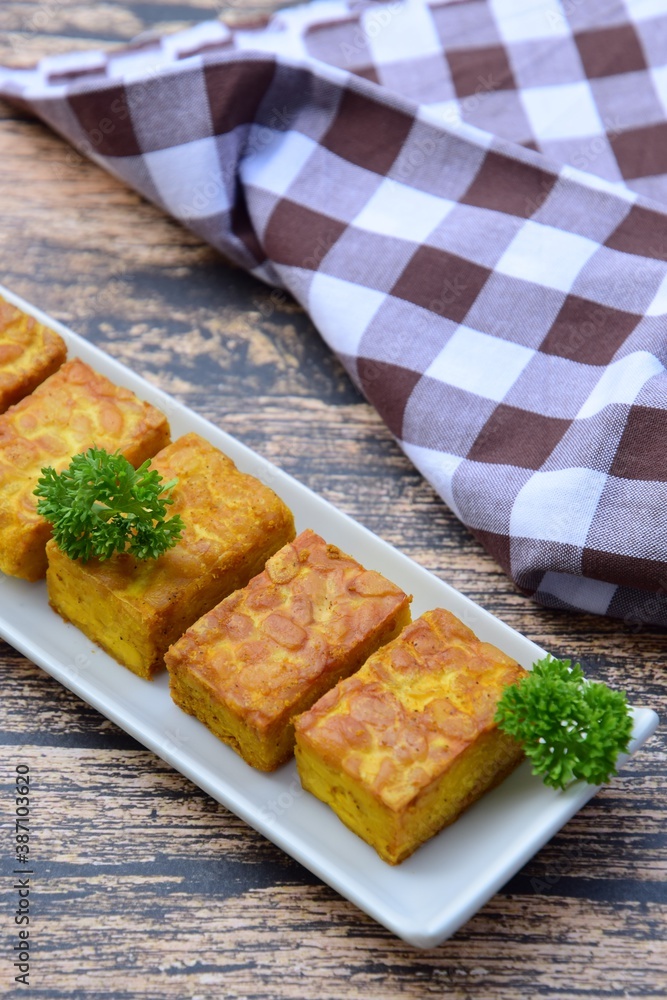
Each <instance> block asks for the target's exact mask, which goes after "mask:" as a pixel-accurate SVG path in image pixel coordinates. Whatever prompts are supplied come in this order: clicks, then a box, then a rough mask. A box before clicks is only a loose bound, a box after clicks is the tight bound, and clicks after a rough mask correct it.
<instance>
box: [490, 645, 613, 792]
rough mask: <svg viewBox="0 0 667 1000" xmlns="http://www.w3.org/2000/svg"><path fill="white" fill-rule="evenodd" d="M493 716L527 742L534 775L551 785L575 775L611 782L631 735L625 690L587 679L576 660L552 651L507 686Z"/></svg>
mask: <svg viewBox="0 0 667 1000" xmlns="http://www.w3.org/2000/svg"><path fill="white" fill-rule="evenodd" d="M495 718H496V722H497V723H498V725H499V727H500V728H501V729H502V730H503V732H505V733H507V734H508V735H510V736H514V737H515V738H516V739H517V740H519V741H520V742H521V743H523V746H524V750H525V753H526V756H527V757H528V759H529V760H530V761H531V763H532V766H533V774H536V775H541V776H542V779H543V781H544V783H545V784H546V785H550V786H551V787H552V788H565V787H566V786H567V785H569V784H570V782H571V781H573V780H575V779H577V778H581V779H583V780H584V781H587V782H588V783H589V784H591V785H600V784H602V783H603V782H605V781H608V780H609V778H610V777H611V776H612V775H614V774H616V758H617V757H618V754H619V753H624V752H626V751H627V749H628V744H629V742H630V736H631V734H632V715H631V714H630V710H629V708H628V703H627V699H626V697H625V694H624V693H623V692H621V691H613V690H612V689H611V688H609V687H607V685H606V684H600V683H593V682H589V681H587V680H586V679H585V677H584V674H583V671H582V669H581V666H580V665H579V664H578V663H576V664H575V665H574V666H572V665H571V661H570V660H557V659H554V658H553V657H551V656H547V657H546V658H545V659H543V660H538V662H537V663H535V664H534V666H533V669H532V671H531V672H530V673H529V674H528V676H527V677H524V678H522V679H521V680H520V681H518V682H517V683H516V684H511V685H510V686H509V687H507V688H506V689H505V691H504V692H503V694H502V696H501V698H500V701H499V702H498V707H497V711H496V717H495Z"/></svg>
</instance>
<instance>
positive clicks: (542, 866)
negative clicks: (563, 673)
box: [0, 0, 667, 1000]
mask: <svg viewBox="0 0 667 1000" xmlns="http://www.w3.org/2000/svg"><path fill="white" fill-rule="evenodd" d="M268 6H269V5H268V3H266V4H262V3H256V4H255V5H252V4H251V3H247V2H246V0H241V2H239V3H236V4H234V5H227V6H226V7H224V8H223V5H221V4H219V3H217V2H216V0H197V3H196V5H192V6H190V5H187V4H185V3H183V2H177V0H173V2H167V0H160V2H157V0H153V2H150V0H143V2H141V3H139V2H137V3H130V2H121V0H119V2H109V0H108V2H106V3H103V4H95V5H90V4H87V3H84V2H83V0H44V2H18V0H9V2H3V4H2V6H1V7H0V60H2V61H5V62H14V63H15V64H17V63H24V64H25V63H27V62H30V61H32V60H34V59H36V58H37V57H38V56H40V55H42V54H44V53H47V52H59V51H66V50H68V49H71V48H75V47H76V48H86V47H90V46H91V45H92V46H97V45H111V44H114V43H117V42H120V41H123V40H126V39H129V38H130V37H132V36H133V35H135V34H136V33H138V32H140V31H144V30H152V29H154V28H157V29H159V30H162V29H170V28H173V27H178V26H181V25H183V24H185V23H190V22H192V21H196V20H200V19H202V18H204V17H209V16H211V15H215V14H216V13H218V12H223V13H225V15H226V16H229V17H232V18H237V19H238V18H239V17H240V16H246V15H247V14H248V13H250V14H253V15H254V14H257V13H260V14H261V13H262V12H263V11H266V10H267V9H268ZM273 6H277V5H276V4H274V5H273ZM0 157H1V162H2V171H0V211H1V218H2V225H1V226H0V274H1V280H2V281H3V282H4V283H5V284H6V285H8V286H9V287H10V288H12V289H13V290H15V291H16V292H18V293H19V294H21V295H23V296H25V297H26V298H27V299H28V300H29V301H31V302H34V303H35V304H36V305H38V306H40V307H41V308H43V309H44V310H46V311H47V312H49V313H51V314H52V315H54V316H56V317H57V318H58V319H61V320H62V321H63V322H65V323H67V324H69V325H70V326H72V328H73V329H74V330H76V332H77V333H79V334H81V335H82V336H84V337H87V338H88V339H90V340H91V341H93V342H95V343H96V344H98V345H99V346H101V347H102V348H104V349H105V350H106V351H108V352H109V353H110V354H112V355H113V356H114V357H116V358H118V359H120V360H121V361H123V362H124V363H126V364H128V365H129V366H130V367H131V368H133V369H134V370H135V371H137V372H138V373H139V374H141V375H143V376H145V377H146V378H148V379H149V381H151V382H153V383H154V384H157V385H160V386H161V387H163V388H165V389H167V390H168V391H169V392H171V393H173V394H174V395H175V396H176V397H177V398H178V399H180V400H182V401H183V402H185V403H187V404H188V405H189V406H191V407H192V408H193V409H194V410H196V411H197V412H199V413H201V414H203V415H204V416H206V417H208V418H209V419H210V420H212V421H213V423H215V424H217V425H219V426H220V427H223V428H224V429H225V430H227V431H229V432H230V433H232V434H234V435H235V436H237V437H238V438H239V439H241V440H242V441H244V442H245V443H246V444H248V445H250V447H252V448H254V449H256V450H257V451H258V452H260V453H261V454H263V455H265V456H267V457H268V458H270V459H271V460H273V461H275V462H276V463H277V464H278V465H280V466H282V467H283V468H284V469H286V470H287V471H288V472H290V473H292V474H293V475H295V476H296V477H297V478H299V479H300V480H302V481H303V482H305V483H306V484H307V485H308V486H310V487H311V488H313V489H314V490H316V491H317V492H319V493H321V494H322V495H324V496H325V497H327V499H329V500H331V501H332V502H333V503H335V504H336V505H337V506H338V507H340V508H341V509H343V510H345V511H346V512H347V513H349V514H351V515H352V516H353V517H355V518H357V519H358V520H359V521H361V522H362V523H364V524H366V525H367V526H368V527H369V528H371V529H372V530H373V531H375V532H376V533H377V534H379V535H380V536H382V537H383V538H385V539H387V540H388V541H389V542H391V543H392V544H394V545H396V546H398V548H400V549H401V550H402V551H404V552H406V553H407V554H408V555H410V556H411V557H412V558H413V559H415V560H416V561H417V562H418V563H420V564H421V565H423V566H425V567H427V568H428V569H429V570H431V571H432V572H434V573H435V574H436V575H438V576H441V577H442V578H443V579H446V580H447V581H448V582H449V583H451V584H452V585H453V586H455V587H457V588H458V589H459V590H461V591H463V592H464V593H465V594H468V595H469V596H470V597H471V598H472V599H473V600H476V601H479V602H480V603H481V604H483V605H484V606H486V607H487V608H489V609H490V610H491V611H493V612H494V613H495V614H497V615H499V616H500V617H501V618H503V619H504V620H505V621H507V622H508V623H509V624H510V625H513V626H514V627H515V628H518V629H520V630H521V631H523V632H524V633H525V634H527V635H528V636H529V637H530V638H532V639H534V640H535V641H537V642H539V643H542V644H543V645H545V646H546V647H547V648H549V649H550V650H552V651H553V652H554V653H567V654H569V655H573V656H575V657H578V658H581V660H582V662H583V665H584V667H585V669H586V671H587V672H588V673H589V674H590V675H591V676H592V677H595V678H599V679H602V680H605V681H607V682H609V683H612V684H615V685H618V686H622V687H625V688H626V689H627V690H628V692H629V695H630V698H631V700H632V701H633V702H635V703H637V704H649V705H651V706H653V707H655V708H656V709H657V710H658V711H659V712H661V713H662V715H663V717H667V680H666V677H665V640H666V634H665V633H664V632H659V631H657V630H651V629H647V628H641V627H637V626H636V625H634V624H632V623H623V622H617V621H611V620H607V619H601V618H597V617H594V616H586V615H579V616H575V615H567V614H563V613H560V612H555V611H548V610H545V609H543V608H539V607H537V606H536V605H534V604H532V603H530V602H529V601H527V600H526V599H525V598H524V597H522V596H521V595H520V594H518V593H517V592H516V590H515V589H514V587H513V586H512V584H511V583H510V582H509V581H508V580H507V578H506V577H505V576H504V575H503V573H502V572H501V571H500V570H499V569H498V567H497V566H496V565H495V564H494V563H493V561H492V560H491V559H490V558H489V557H488V556H487V555H486V554H485V553H484V552H483V550H482V549H481V548H480V546H479V545H478V544H477V543H476V542H475V540H474V539H473V538H472V537H471V536H470V534H469V533H468V532H467V531H466V530H465V529H464V528H463V527H462V526H461V525H460V524H459V523H458V522H457V521H456V519H455V518H454V517H453V515H452V514H451V513H450V512H449V511H448V510H447V508H446V507H445V506H444V505H443V504H442V503H441V501H440V500H439V499H438V498H437V497H436V496H435V495H434V493H433V491H432V490H431V488H430V487H429V486H428V485H427V484H426V483H425V482H424V481H423V480H422V479H421V477H420V476H419V475H418V473H417V472H416V471H415V470H414V469H413V468H412V466H411V465H410V463H409V462H408V461H407V459H406V458H405V457H404V456H403V455H402V453H401V452H400V451H399V449H398V447H397V446H396V444H395V443H394V441H393V439H392V438H391V436H390V434H389V433H388V432H387V431H386V429H385V428H384V426H383V424H382V422H381V421H380V420H379V418H378V417H377V416H376V414H375V412H374V411H373V410H372V409H371V408H370V407H369V406H368V405H367V404H366V403H365V401H364V400H363V399H362V398H361V397H360V396H359V395H358V393H357V392H356V390H355V389H354V388H353V387H352V385H351V384H350V382H349V380H348V379H347V376H346V375H345V373H344V371H343V369H342V368H341V366H340V365H339V364H338V362H337V361H336V360H335V359H334V358H333V357H332V356H331V354H330V352H329V351H328V349H327V348H326V347H325V346H324V345H323V343H322V341H321V340H320V339H319V337H318V335H317V333H316V331H315V330H314V329H313V327H312V325H311V323H310V322H309V320H308V319H307V317H306V316H305V315H304V314H303V312H302V311H301V310H300V309H299V308H298V307H296V306H295V305H294V303H292V302H291V301H287V300H286V299H285V298H284V297H282V296H275V295H272V293H271V291H270V290H269V289H267V288H265V287H264V286H263V285H260V284H259V283H257V282H256V281H254V280H253V279H252V278H250V277H248V276H247V275H245V274H244V273H242V272H240V271H238V270H235V269H232V268H230V267H229V266H228V265H227V264H226V263H225V262H224V261H223V260H222V259H221V258H220V257H219V256H218V255H217V254H216V253H214V252H213V251H212V250H211V249H210V248H208V247H206V246H205V245H203V244H202V243H201V242H200V241H199V240H198V239H197V238H196V237H195V236H193V235H192V234H190V233H188V232H187V231H186V230H184V229H182V228H181V227H180V226H179V225H177V224H176V223H175V222H173V221H172V220H170V219H168V218H166V217H165V216H164V215H163V214H162V213H161V212H159V211H158V210H157V209H155V208H154V207H153V206H151V205H149V204H147V203H146V202H144V201H143V200H142V199H141V198H139V196H137V195H135V194H134V193H132V192H131V191H129V190H128V189H126V188H125V187H123V186H122V185H121V184H120V183H119V182H117V181H115V180H114V179H113V178H111V177H109V176H107V175H106V174H104V173H103V172H102V171H101V170H100V169H99V168H97V167H96V166H94V165H92V164H90V163H88V162H87V161H85V160H83V159H81V158H80V157H79V156H78V154H76V153H73V152H72V151H71V150H69V148H68V147H67V146H66V145H65V144H64V143H63V142H62V141H61V140H60V139H59V138H57V137H56V136H55V135H53V134H51V133H50V132H49V131H48V130H47V129H46V128H44V127H43V126H41V125H40V124H39V123H37V122H35V121H34V120H32V119H30V118H29V117H28V116H26V115H25V114H23V113H19V112H17V111H15V110H14V109H12V108H10V107H8V106H2V107H0ZM0 684H1V685H2V687H1V690H2V692H3V696H2V699H0V755H1V758H2V790H1V795H2V800H1V801H2V805H1V808H0V815H2V816H3V836H5V831H6V830H7V829H8V827H7V826H6V825H4V824H5V821H6V822H8V821H9V819H10V818H12V811H13V791H12V786H11V782H12V778H13V773H14V768H15V766H16V764H17V763H18V762H21V761H25V762H27V763H28V764H29V765H30V768H31V774H32V775H33V781H34V788H33V808H34V813H33V820H32V827H33V839H32V847H33V849H34V857H35V871H36V875H35V877H34V906H35V910H34V912H35V924H34V933H35V941H36V944H37V947H36V950H35V953H34V957H33V963H32V970H31V989H30V992H31V994H32V995H35V996H38V997H48V998H51V997H53V998H56V997H67V998H78V997H94V998H109V1000H112V998H113V1000H149V998H150V1000H154V998H155V1000H157V998H160V1000H172V998H173V1000H183V998H185V997H188V998H193V1000H194V998H198V1000H213V998H217V997H224V998H225V1000H242V998H246V1000H265V998H266V1000H273V998H276V1000H283V998H284V1000H297V998H303V1000H311V998H312V1000H357V998H359V1000H362V998H363V1000H366V998H368V997H371V998H378V1000H398V998H401V1000H402V998H423V997H431V996H434V997H445V996H446V997H452V998H455V1000H468V998H483V1000H514V998H516V997H518V996H523V997H528V998H532V997H553V998H556V997H558V998H567V1000H569V998H575V997H578V998H580V997H586V998H600V997H610V998H611V997H621V998H624V997H633V998H634V997H648V998H654V997H656V998H657V997H666V996H667V949H666V946H665V938H666V936H667V842H666V841H667V838H666V837H665V832H664V831H665V824H666V821H667V795H666V793H665V776H666V775H667V760H666V757H667V747H666V745H665V738H664V726H663V727H661V729H660V730H659V733H658V734H657V735H656V737H654V738H653V739H652V740H651V742H650V743H649V744H648V745H647V747H646V748H645V749H644V750H643V751H641V752H640V753H639V754H638V755H637V756H636V757H635V758H634V759H633V760H632V761H631V762H630V763H629V764H628V765H627V766H626V767H625V768H624V770H623V773H622V774H621V775H619V776H618V777H617V778H616V779H614V780H613V781H612V782H611V784H610V785H609V786H608V787H607V788H605V789H604V790H603V791H602V792H601V793H600V794H599V795H598V796H597V797H596V798H595V799H594V800H593V801H592V802H591V803H590V804H589V805H588V806H587V807H586V808H584V809H583V810H582V811H581V812H580V813H579V814H578V815H577V816H575V817H574V818H573V819H572V820H571V822H570V823H569V824H568V825H567V826H566V827H565V829H564V830H563V831H562V832H561V833H560V834H558V835H557V836H556V837H555V838H554V839H553V840H552V841H551V842H550V843H549V844H548V845H547V846H546V847H545V848H544V849H543V850H542V851H540V852H539V854H538V855H536V857H535V858H534V859H533V860H532V861H531V862H530V863H529V864H528V865H527V866H526V867H525V868H524V869H523V870H522V871H521V872H520V873H519V874H518V875H517V876H516V877H515V878H514V879H513V880H512V881H511V882H510V883H509V884H508V885H507V886H506V887H505V888H504V889H503V890H502V891H501V892H500V893H498V895H496V896H495V897H494V899H493V900H491V901H490V902H489V903H488V904H487V906H485V907H484V908H483V909H482V910H481V911H480V913H478V914H477V915H476V916H475V917H473V919H472V920H471V921H470V922H469V923H468V924H467V925H466V926H465V927H463V928H462V929H461V930H460V931H459V932H458V933H457V934H456V935H455V936H454V937H453V938H452V939H451V940H450V941H448V942H446V943H445V944H444V945H442V946H441V947H440V948H437V949H434V950H432V951H429V952H420V951H416V950H414V949H413V948H411V947H409V946H408V945H405V944H403V943H402V942H400V941H398V940H397V939H396V938H394V937H393V936H392V935H391V934H389V933H388V932H386V931H385V930H384V929H383V928H381V927H379V926H378V925H377V924H375V923H374V922H373V921H372V920H371V919H369V918H367V917H365V916H364V915H363V914H361V913H360V912H359V911H358V910H357V909H356V908H355V907H354V906H353V905H352V904H350V903H348V902H346V901H345V900H343V899H341V898H340V897H339V896H338V895H337V894H336V893H335V892H333V891H332V890H331V889H329V888H328V887H327V886H324V885H322V884H321V883H320V882H319V881H318V880H317V879H315V878H314V877H313V876H311V875H310V874H309V873H308V872H307V871H305V870H304V869H303V868H302V867H301V866H300V865H298V864H297V863H295V862H293V861H292V860H291V859H290V858H288V857H287V856H286V855H284V854H283V853H282V852H281V851H280V850H278V848H276V847H274V846H273V845H272V844H270V843H268V842H267V841H266V840H264V839H263V838H262V837H261V836H259V835H258V834H256V833H254V831H252V830H250V829H249V828H248V827H247V826H246V825H245V824H244V823H243V822H242V821H241V820H239V819H237V818H236V817H234V816H233V815H231V814H230V813H228V812H227V811H226V810H225V809H224V808H223V807H221V806H219V805H218V804H217V803H215V802H214V801H213V800H211V799H210V798H208V797H207V796H206V795H205V794H204V793H202V792H201V791H199V790H198V789H197V788H195V787H194V786H193V785H192V784H191V783H190V782H189V781H188V780H187V779H185V778H183V777H182V776H181V775H179V774H177V773H176V772H174V771H173V770H172V769H171V768H170V767H168V766H167V765H166V764H164V763H163V762H162V761H160V760H159V759H158V758H157V757H155V756H154V755H153V754H151V753H149V752H148V751H146V750H145V749H143V748H142V747H140V746H139V744H137V743H136V742H135V741H134V740H132V739H131V738H130V737H128V736H126V735H125V734H124V733H122V732H121V731H119V730H118V729H117V728H116V727H115V726H114V725H113V724H111V723H110V722H108V721H107V720H105V719H103V718H102V717H101V716H100V715H99V714H98V713H96V712H95V711H94V710H93V709H91V708H90V707H88V706H87V705H85V704H84V703H82V702H81V701H79V700H78V699H77V698H76V697H74V696H73V695H71V694H70V693H69V692H68V691H67V690H65V689H64V688H62V687H61V686H60V685H58V684H57V683H56V682H55V681H54V680H52V679H51V678H50V677H48V676H46V675H45V674H44V673H43V672H42V671H41V670H39V669H38V668H37V667H35V666H34V665H32V664H30V663H29V662H28V661H26V660H25V659H24V658H23V657H22V656H20V655H19V654H18V653H16V652H15V651H14V650H12V649H11V648H10V647H9V646H7V645H6V644H0ZM1 854H2V857H3V879H2V882H1V884H0V889H1V890H2V914H3V917H2V921H0V926H2V939H1V940H2V942H3V944H2V946H1V947H0V985H2V987H3V988H4V990H5V993H4V994H3V995H7V996H20V995H21V993H22V992H23V993H25V992H26V991H25V990H22V988H20V987H16V988H13V987H12V976H13V974H14V973H13V971H12V969H11V966H10V961H11V960H10V957H9V956H10V954H11V947H12V942H13V937H12V933H13V925H12V923H11V914H12V912H13V905H14V894H13V892H12V889H11V885H12V883H11V879H10V872H11V868H12V859H11V857H10V855H9V853H8V845H7V843H6V844H5V849H3V851H2V852H1Z"/></svg>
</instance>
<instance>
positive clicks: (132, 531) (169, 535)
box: [35, 448, 185, 562]
mask: <svg viewBox="0 0 667 1000" xmlns="http://www.w3.org/2000/svg"><path fill="white" fill-rule="evenodd" d="M148 465H149V462H148V461H146V462H144V463H143V465H141V466H139V468H138V469H134V468H133V467H132V465H131V464H130V462H128V460H127V459H126V458H125V456H124V455H121V454H119V453H117V452H116V453H115V454H113V455H112V454H109V452H107V451H105V450H104V448H89V449H88V451H86V452H83V453H82V454H80V455H75V456H74V458H73V459H72V461H71V462H70V465H69V467H68V468H67V469H64V470H63V471H62V472H60V473H58V472H56V471H55V470H54V469H52V468H51V467H50V466H49V467H47V468H44V469H42V476H41V478H40V480H39V481H38V483H37V488H36V489H35V495H36V496H38V497H40V500H39V502H38V504H37V512H38V513H39V514H41V515H42V517H45V518H46V520H47V521H50V522H51V524H52V525H53V536H54V538H55V540H56V542H57V543H58V546H59V548H61V549H62V551H63V552H65V553H66V554H67V555H68V556H70V557H71V558H72V559H81V560H82V561H83V562H86V561H87V560H88V559H90V558H91V557H92V556H97V557H98V558H99V559H108V558H109V557H110V556H112V555H113V554H114V552H127V553H129V554H130V555H132V556H136V558H137V559H156V558H157V557H158V556H159V555H161V554H162V553H163V552H165V551H166V550H167V549H170V548H171V547H172V546H173V545H175V544H176V542H177V541H178V540H179V538H180V537H181V534H182V532H183V529H184V527H185V525H184V524H183V521H182V519H181V518H180V516H179V515H178V514H175V515H174V516H173V517H170V518H169V519H166V518H165V514H166V511H167V506H168V505H170V504H172V503H173V502H174V501H173V500H172V499H171V491H172V489H173V487H174V486H175V485H176V483H177V480H176V479H172V480H170V481H169V482H168V483H163V481H162V476H160V474H159V473H158V472H157V471H156V470H155V469H153V470H151V471H150V472H149V471H148Z"/></svg>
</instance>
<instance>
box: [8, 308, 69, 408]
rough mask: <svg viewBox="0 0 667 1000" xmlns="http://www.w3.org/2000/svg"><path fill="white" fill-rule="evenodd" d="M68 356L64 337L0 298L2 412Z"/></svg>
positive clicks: (42, 379) (53, 370)
mask: <svg viewBox="0 0 667 1000" xmlns="http://www.w3.org/2000/svg"><path fill="white" fill-rule="evenodd" d="M66 357H67V348H66V346H65V341H64V340H63V339H62V337H60V336H59V335H58V334H57V333H55V332H54V331H53V330H50V329H49V328H48V327H46V326H43V325H42V324H41V323H40V322H39V321H38V320H36V319H35V318H34V317H33V316H29V315H28V314H27V313H24V312H22V311H21V310H20V309H17V307H16V306H13V305H12V304H11V302H7V301H6V300H5V299H3V298H2V297H0V413H4V412H5V410H6V409H8V407H10V406H13V405H14V403H18V402H19V401H20V400H21V399H23V397H24V396H27V395H28V394H29V393H31V392H32V391H33V389H36V388H37V386H38V385H39V384H40V383H41V382H43V381H44V379H46V378H48V377H49V375H53V373H54V372H55V371H57V370H58V369H59V368H60V366H61V365H62V364H63V362H64V361H65V358H66Z"/></svg>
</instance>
